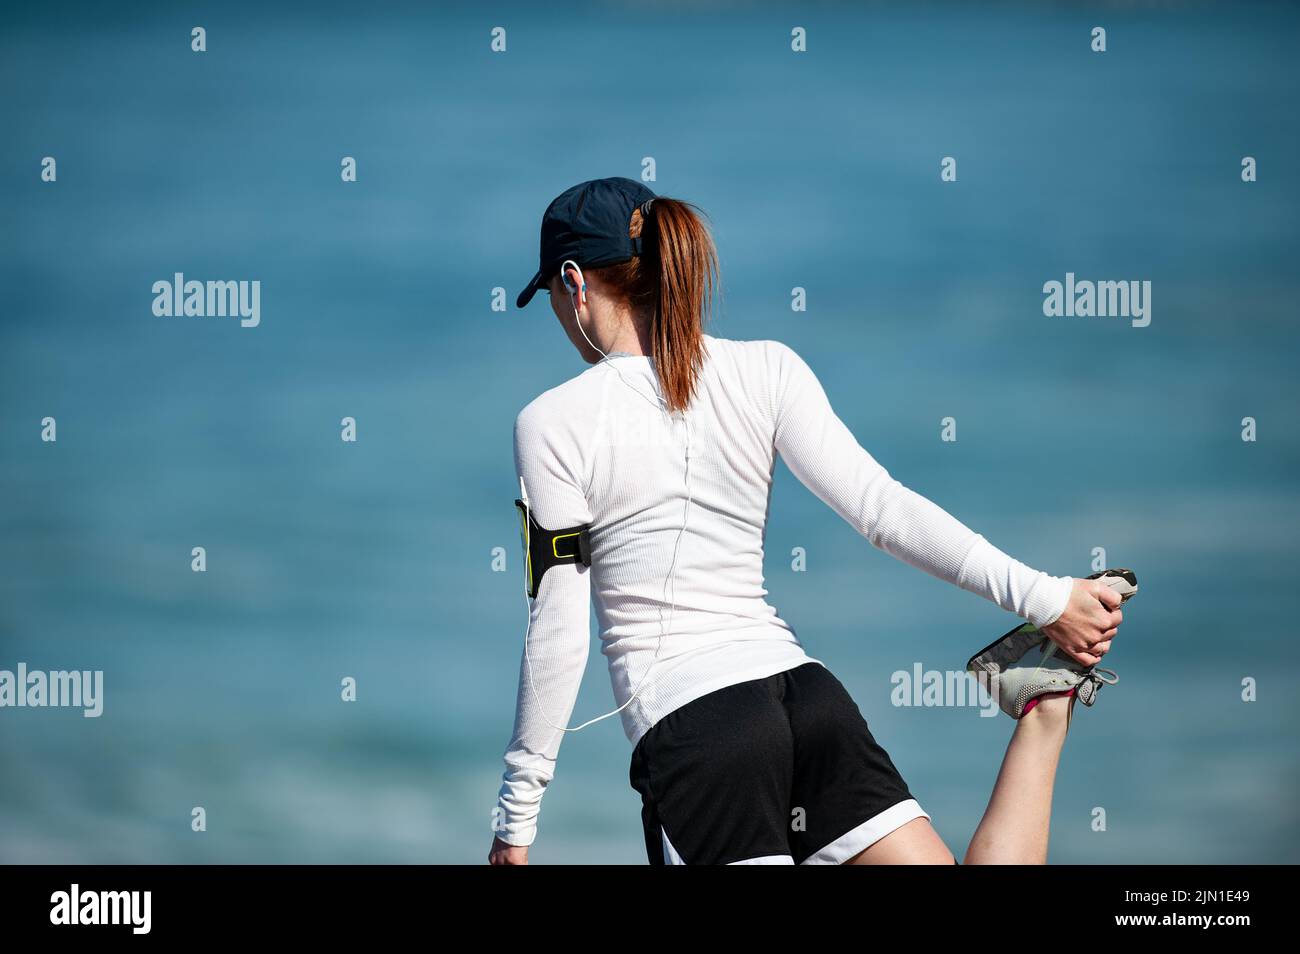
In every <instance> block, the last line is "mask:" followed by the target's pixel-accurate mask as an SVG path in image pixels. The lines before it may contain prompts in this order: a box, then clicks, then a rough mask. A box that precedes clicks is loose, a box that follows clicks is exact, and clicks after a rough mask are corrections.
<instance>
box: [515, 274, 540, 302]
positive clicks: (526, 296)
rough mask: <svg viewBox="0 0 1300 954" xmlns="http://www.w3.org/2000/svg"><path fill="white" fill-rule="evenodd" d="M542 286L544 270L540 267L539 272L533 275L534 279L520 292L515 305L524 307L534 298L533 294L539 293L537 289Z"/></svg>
mask: <svg viewBox="0 0 1300 954" xmlns="http://www.w3.org/2000/svg"><path fill="white" fill-rule="evenodd" d="M541 287H542V272H541V269H538V270H537V274H536V275H534V276H533V277H532V280H531V281H529V283H528V284H527V285H526V286H525V287H524V290H523V291H521V292H520V293H519V297H518V298H516V299H515V307H516V308H523V307H524V306H525V305H527V304H528V303H529V302H530V301H532V300H533V296H534V295H536V294H537V289H539V288H541Z"/></svg>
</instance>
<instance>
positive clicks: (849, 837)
mask: <svg viewBox="0 0 1300 954" xmlns="http://www.w3.org/2000/svg"><path fill="white" fill-rule="evenodd" d="M929 817H930V816H929V814H928V813H927V812H925V811H923V810H922V808H921V806H920V804H918V803H917V801H916V799H915V798H909V799H906V800H905V801H901V802H899V803H898V804H897V805H892V806H890V807H889V808H886V809H885V810H884V811H883V812H880V813H879V814H878V815H872V816H871V817H870V818H868V819H867V820H866V821H864V822H863V823H862V824H861V825H859V826H858V827H857V828H855V829H853V830H852V831H851V832H848V833H847V834H844V835H840V837H838V838H836V839H835V840H834V841H832V842H831V843H830V844H829V845H827V846H826V847H825V848H823V849H822V850H821V851H817V852H814V853H813V854H811V855H809V856H808V857H807V858H805V859H804V860H803V861H802V862H801V864H805V865H842V864H844V862H846V861H848V860H849V859H850V858H852V857H853V856H854V855H856V854H857V853H858V852H860V851H862V850H863V849H864V848H869V847H870V846H872V845H874V844H875V843H876V842H878V841H880V839H882V838H884V837H885V836H886V835H888V834H889V833H891V832H894V831H897V830H898V829H899V828H902V827H903V826H904V825H906V824H907V823H908V822H910V821H912V820H913V819H916V818H929Z"/></svg>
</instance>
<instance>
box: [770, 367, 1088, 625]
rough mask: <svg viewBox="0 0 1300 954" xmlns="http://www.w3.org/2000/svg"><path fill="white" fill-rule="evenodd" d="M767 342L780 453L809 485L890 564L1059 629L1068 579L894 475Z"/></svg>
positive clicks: (803, 373)
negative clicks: (1028, 561)
mask: <svg viewBox="0 0 1300 954" xmlns="http://www.w3.org/2000/svg"><path fill="white" fill-rule="evenodd" d="M771 344H772V346H773V347H772V350H771V352H770V358H769V362H770V364H769V372H770V374H771V376H772V377H771V381H772V385H771V389H770V392H769V396H770V399H771V401H772V407H771V412H772V415H773V420H774V424H775V443H776V449H777V452H778V453H779V454H780V455H781V458H782V459H783V460H784V461H785V462H786V465H787V466H788V467H789V468H790V471H791V473H793V474H794V475H795V477H797V478H798V479H799V481H800V482H801V483H802V484H803V485H804V486H805V487H807V488H808V489H809V490H811V491H812V492H813V493H814V494H816V495H817V497H819V498H820V499H821V500H822V501H823V502H824V503H825V504H826V505H827V506H829V507H830V508H831V509H832V510H834V511H835V512H836V513H838V514H839V515H840V516H841V517H842V518H843V519H844V520H846V521H847V522H848V523H849V524H850V526H852V527H853V528H854V529H855V530H857V531H858V533H860V534H862V536H864V537H866V538H867V540H868V541H870V543H871V545H872V546H874V547H876V548H878V549H880V550H883V551H884V552H886V553H888V554H889V555H890V556H892V557H895V558H896V559H898V560H901V561H902V562H904V563H907V564H909V565H911V566H914V567H917V568H918V569H921V570H924V571H925V572H926V573H929V574H930V575H931V576H935V577H938V578H939V579H941V580H946V581H947V582H949V583H952V584H955V585H956V586H959V587H961V588H962V589H964V590H968V591H969V592H971V593H976V594H978V595H980V596H982V597H984V598H985V599H987V600H991V601H992V602H994V603H996V604H997V605H998V606H1001V607H1002V608H1003V609H1005V610H1007V611H1008V612H1011V613H1014V614H1016V615H1017V616H1020V617H1022V618H1024V619H1027V620H1029V622H1031V623H1033V624H1034V625H1035V626H1046V625H1047V624H1049V623H1052V622H1055V621H1056V619H1057V618H1058V617H1059V616H1060V615H1061V613H1063V612H1064V611H1065V606H1066V604H1067V603H1068V601H1069V599H1070V592H1071V590H1072V589H1073V586H1074V582H1073V580H1072V579H1071V578H1070V577H1054V576H1049V575H1048V574H1046V573H1043V572H1040V571H1038V570H1034V569H1031V568H1030V567H1028V566H1026V565H1025V564H1023V563H1021V562H1019V561H1018V560H1015V559H1012V558H1011V557H1010V556H1008V555H1007V554H1005V553H1003V552H1002V551H1001V550H999V549H997V548H996V547H995V546H993V545H992V544H991V543H989V542H988V541H987V540H985V539H984V537H983V536H981V535H980V534H978V533H976V532H975V531H973V530H971V529H970V528H968V527H966V526H965V525H964V524H962V523H961V522H960V521H958V520H957V519H956V518H954V517H953V516H951V515H950V514H948V513H947V512H946V511H944V510H943V509H942V508H940V507H939V506H937V505H936V504H934V503H931V502H930V501H929V500H927V499H926V498H925V497H922V496H921V495H920V494H917V493H915V492H914V491H911V490H909V489H908V488H906V487H904V486H903V485H902V484H900V483H899V482H898V481H897V480H895V479H894V478H893V477H891V476H890V475H889V473H888V472H887V471H886V470H885V468H884V467H882V466H881V465H880V464H879V463H877V461H876V460H875V459H874V458H873V457H872V456H871V455H870V454H869V453H867V451H866V450H864V449H863V448H862V447H861V446H860V445H859V444H858V442H857V440H855V439H854V437H853V434H852V432H850V431H849V429H848V427H846V426H845V424H844V422H843V421H841V420H840V419H839V417H837V416H836V414H835V412H834V411H833V410H832V409H831V405H830V402H829V400H828V399H827V397H826V392H825V391H824V390H823V388H822V386H821V382H820V381H818V380H817V377H816V376H815V375H814V374H813V372H812V369H811V368H809V367H808V365H807V364H806V363H805V362H804V360H803V359H802V358H800V357H799V355H798V354H796V353H795V352H794V351H793V350H792V349H790V348H789V347H787V346H786V345H784V344H781V343H780V342H772V343H771Z"/></svg>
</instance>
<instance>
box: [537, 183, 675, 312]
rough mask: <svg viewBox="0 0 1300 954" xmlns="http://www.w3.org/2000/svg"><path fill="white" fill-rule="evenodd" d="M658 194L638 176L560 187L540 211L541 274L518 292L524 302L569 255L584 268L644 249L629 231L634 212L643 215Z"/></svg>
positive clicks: (623, 259) (611, 262)
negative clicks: (548, 203) (543, 211)
mask: <svg viewBox="0 0 1300 954" xmlns="http://www.w3.org/2000/svg"><path fill="white" fill-rule="evenodd" d="M654 198H656V196H655V194H654V193H653V192H651V191H650V190H649V189H647V188H646V187H645V186H644V185H643V184H642V183H640V182H637V181H636V180H635V179H623V178H620V177H615V178H611V179H592V180H591V181H590V182H581V183H579V184H578V185H576V186H574V187H573V188H572V189H566V190H565V191H564V192H561V193H560V194H559V195H558V196H557V197H556V198H555V201H553V202H552V203H551V204H550V205H548V206H547V207H546V213H545V214H544V215H543V216H542V248H541V255H540V262H539V263H538V267H537V274H536V275H534V276H533V277H532V280H531V281H529V283H528V286H527V287H526V288H524V290H523V291H521V292H520V293H519V298H518V299H516V301H515V306H516V307H518V308H523V307H524V306H525V305H527V304H528V303H529V302H530V301H531V300H532V298H533V295H534V294H535V293H536V292H537V289H538V288H540V287H542V286H543V285H545V284H546V283H547V282H549V281H550V280H551V277H552V276H553V275H555V274H556V273H557V272H558V271H559V270H560V266H561V265H563V264H564V262H565V260H566V259H570V258H571V259H573V260H574V261H575V262H577V263H578V264H579V265H581V266H582V267H583V268H597V267H599V266H601V265H617V264H619V263H620V262H626V261H628V260H630V259H632V258H635V257H636V256H638V255H640V254H641V239H640V238H639V237H638V238H632V237H631V236H629V235H628V234H627V232H628V226H629V225H630V224H631V221H632V213H633V212H634V211H635V210H636V209H637V208H638V207H640V208H641V209H642V215H645V214H646V213H647V212H648V211H649V208H650V205H649V203H650V201H651V200H652V199H654Z"/></svg>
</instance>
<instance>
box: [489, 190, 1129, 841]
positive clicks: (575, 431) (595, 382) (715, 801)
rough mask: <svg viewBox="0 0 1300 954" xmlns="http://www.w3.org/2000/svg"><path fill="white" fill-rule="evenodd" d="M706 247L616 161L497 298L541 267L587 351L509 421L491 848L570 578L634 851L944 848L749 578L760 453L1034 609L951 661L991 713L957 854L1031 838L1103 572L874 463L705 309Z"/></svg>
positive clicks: (540, 716)
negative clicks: (628, 762) (1010, 720)
mask: <svg viewBox="0 0 1300 954" xmlns="http://www.w3.org/2000/svg"><path fill="white" fill-rule="evenodd" d="M716 269H717V260H716V254H715V251H714V247H713V243H712V239H711V238H710V236H709V233H708V231H707V230H706V228H705V227H704V225H703V223H702V221H701V219H700V217H699V215H698V214H697V212H696V210H695V208H694V207H693V206H691V205H689V204H687V203H685V202H681V201H678V200H674V199H668V198H659V197H656V196H655V195H654V193H652V192H651V191H650V190H649V189H647V188H646V187H645V186H643V185H642V184H640V183H638V182H634V181H632V180H629V179H601V180H595V181H592V182H584V183H582V184H580V185H578V186H575V187H573V188H572V189H569V190H568V191H566V192H565V193H563V194H562V195H560V196H559V197H558V198H557V199H556V200H555V201H554V202H552V203H551V205H550V207H549V208H548V209H547V211H546V214H545V216H544V217H543V219H542V241H541V262H540V267H539V269H538V271H537V274H536V275H535V276H534V277H533V279H532V281H530V282H529V284H528V286H527V288H526V289H525V290H524V291H523V292H522V293H521V294H520V296H519V300H518V305H519V307H521V308H522V307H523V306H525V305H526V304H527V303H528V301H529V300H530V299H531V298H532V296H533V294H534V292H536V291H537V290H538V289H542V290H545V291H547V292H548V293H549V294H550V297H551V307H552V308H553V309H554V311H555V314H556V317H557V318H559V320H560V324H561V325H562V326H563V328H564V330H565V332H566V333H567V334H568V336H569V340H570V341H571V342H572V343H573V345H574V347H576V348H577V349H578V351H579V353H580V354H581V355H582V357H583V359H584V360H586V361H587V362H588V363H589V364H591V365H593V367H591V368H589V369H587V370H586V371H584V372H583V373H581V374H579V375H578V376H576V377H574V378H572V379H571V380H569V381H567V382H565V383H564V384H561V385H560V386H559V387H556V388H554V389H552V390H550V391H547V392H546V393H544V394H542V395H541V396H540V397H538V398H537V399H536V400H534V401H533V402H532V403H530V404H529V405H528V406H527V407H525V408H524V410H523V411H522V412H521V413H520V414H519V416H518V419H517V420H516V422H515V461H516V467H517V469H518V474H519V478H520V486H521V490H522V493H521V500H520V502H519V505H520V507H521V510H522V511H523V513H522V517H523V519H524V521H525V522H524V526H525V536H526V547H527V549H528V552H529V554H530V556H529V558H528V570H529V586H528V591H529V594H530V599H531V604H530V608H529V623H528V631H527V635H526V638H525V652H524V658H523V660H522V664H521V671H520V682H519V697H518V708H517V713H516V719H515V728H514V734H513V737H512V739H511V742H510V745H509V747H508V749H507V752H506V756H505V761H506V772H505V778H504V782H503V785H502V787H501V792H500V796H499V800H498V807H497V812H496V823H495V825H494V827H495V830H496V837H495V839H494V841H493V845H492V849H491V853H490V861H491V862H492V863H493V864H525V863H527V858H528V846H529V845H530V844H531V843H532V841H533V839H534V836H535V833H536V827H537V815H538V809H539V805H540V802H541V798H542V794H543V793H544V791H545V788H546V785H547V783H548V782H549V780H550V779H551V778H552V776H553V774H554V768H555V759H556V754H557V752H558V750H559V746H560V740H561V738H562V737H563V735H564V733H565V731H572V729H573V728H574V727H571V726H569V725H568V720H569V718H570V716H571V714H572V710H573V705H574V701H575V698H576V696H577V692H578V686H579V682H580V681H581V678H582V674H583V670H584V667H585V665H586V661H587V646H588V640H589V632H588V613H589V601H591V600H593V599H594V601H595V608H596V613H597V619H598V622H599V625H600V635H601V640H602V644H603V649H602V652H603V653H604V655H605V656H607V657H608V660H609V669H610V677H611V679H612V682H613V687H614V693H615V697H616V698H617V700H618V703H619V706H618V708H617V709H615V710H614V712H617V713H618V714H619V715H620V716H621V718H622V720H623V725H624V728H625V730H626V732H627V735H628V737H629V739H630V740H631V741H632V744H633V755H632V766H631V782H632V785H633V787H634V788H635V789H636V790H637V791H638V792H640V794H641V797H642V806H643V808H642V821H643V827H644V829H645V838H646V850H647V854H648V857H649V859H650V862H651V863H652V864H663V863H677V864H681V863H690V864H727V863H746V864H798V863H845V862H848V863H865V864H872V863H898V862H910V863H926V862H928V863H944V864H949V863H952V862H953V861H954V858H953V855H952V853H951V852H950V851H949V850H948V848H947V847H946V846H945V845H944V843H943V841H942V840H941V839H940V838H939V836H938V835H937V834H936V833H935V831H934V829H933V827H931V825H930V818H929V815H927V814H926V812H925V811H924V810H923V809H922V808H921V806H920V805H919V804H918V803H917V801H916V800H915V799H914V798H913V797H912V795H911V793H910V792H909V791H908V788H907V785H906V784H905V783H904V781H903V779H902V778H901V777H900V776H899V773H898V771H897V770H896V769H895V767H894V765H893V763H892V762H891V761H890V759H889V756H888V755H887V754H886V753H885V751H884V750H883V749H882V748H881V747H880V746H879V745H878V744H877V743H876V741H875V739H873V738H872V735H871V733H870V731H869V730H868V728H867V725H866V723H865V722H864V721H863V718H862V716H861V714H860V713H859V711H858V708H857V706H856V705H855V704H854V703H853V700H852V699H851V698H849V695H848V693H847V692H846V691H845V689H844V687H843V686H842V685H841V684H840V683H839V681H838V680H836V679H835V677H834V676H833V675H831V673H830V671H829V670H828V669H827V668H826V667H825V666H824V665H822V664H821V663H820V662H819V661H818V660H815V659H812V658H811V657H809V656H808V655H807V654H806V653H805V652H804V650H803V647H802V646H801V645H800V643H799V640H798V639H797V638H796V636H795V633H794V631H793V630H792V629H791V627H790V626H789V624H787V623H786V622H785V621H784V620H782V619H781V618H780V617H779V616H778V615H777V613H776V611H775V609H773V608H772V607H771V606H770V605H769V604H768V603H767V601H766V600H765V599H764V597H765V595H766V592H767V591H766V590H765V589H764V586H763V567H762V558H763V543H764V531H765V525H766V519H767V507H768V500H769V493H770V489H771V478H772V471H773V466H774V463H775V458H776V455H777V454H780V456H781V457H782V459H784V460H785V462H786V464H787V465H788V466H789V468H790V470H791V471H792V472H793V473H794V475H795V476H796V477H798V478H799V480H800V481H802V482H803V483H804V485H806V486H807V487H808V488H809V489H810V490H811V491H812V492H813V493H815V494H816V495H817V496H818V497H820V498H821V499H822V500H823V501H824V502H825V503H826V504H828V505H829V506H830V507H831V508H832V509H834V510H835V511H836V512H837V513H839V514H840V516H842V517H843V518H844V519H845V520H847V521H848V522H849V523H850V524H851V525H852V526H854V527H855V528H856V529H857V530H858V531H859V532H860V533H861V534H862V535H863V536H865V537H866V538H867V539H868V540H869V541H870V542H871V543H872V544H873V545H874V546H876V547H878V548H880V549H882V550H884V551H886V552H887V553H889V554H891V555H892V556H894V557H896V558H898V559H900V560H903V561H905V562H907V563H909V564H911V565H913V566H916V567H918V568H919V569H922V570H924V571H926V572H927V573H930V574H933V575H934V576H937V577H939V578H941V579H944V580H947V581H948V582H950V583H954V584H956V585H957V586H960V587H962V588H963V589H966V590H969V591H971V592H973V593H977V594H979V595H981V596H983V597H985V598H986V599H989V600H992V601H993V602H995V603H997V604H998V605H999V606H1001V607H1003V608H1004V609H1006V610H1008V611H1009V612H1012V613H1015V614H1017V615H1019V616H1021V617H1024V618H1025V619H1027V620H1028V621H1029V622H1030V623H1031V624H1033V625H1034V626H1037V627H1039V628H1041V634H1037V633H1035V634H1034V636H1033V637H1031V638H1026V637H1025V636H1024V635H1023V633H1022V634H1021V635H1020V636H1019V637H1017V638H1015V639H1012V638H1011V637H1012V636H1013V635H1014V634H1009V635H1008V637H1007V638H1006V639H1004V640H1002V641H1000V642H999V643H997V644H995V645H994V646H992V647H989V649H988V650H986V651H985V652H984V653H983V654H981V655H980V656H978V657H976V659H973V660H972V668H979V669H982V670H985V671H987V672H989V673H990V674H991V675H992V680H991V683H990V688H991V689H992V690H993V691H994V692H995V694H996V695H998V697H999V702H1000V704H1001V705H1002V707H1003V709H1004V710H1005V711H1007V712H1008V713H1009V714H1011V715H1012V716H1013V717H1014V718H1016V719H1017V720H1018V722H1017V726H1016V731H1015V734H1014V736H1013V737H1012V740H1011V744H1010V747H1009V749H1008V751H1007V755H1006V758H1005V760H1004V762H1003V765H1002V771H1001V773H1000V775H999V777H998V781H997V785H996V787H995V789H994V791H993V796H992V799H991V800H990V802H989V806H988V810H987V812H986V813H985V815H984V818H983V821H982V822H981V824H980V826H979V829H978V830H977V831H976V832H975V836H974V838H973V840H972V841H971V844H970V847H969V849H968V851H967V853H966V856H965V860H966V862H967V863H990V862H1022V863H1042V862H1045V861H1046V857H1047V840H1048V822H1049V817H1050V808H1051V796H1052V784H1053V780H1054V777H1055V770H1056V763H1057V758H1058V756H1059V754H1060V750H1061V745H1062V743H1063V741H1064V739H1065V734H1066V729H1067V725H1068V720H1069V715H1070V709H1071V707H1072V705H1073V702H1074V698H1076V697H1082V698H1084V699H1085V701H1086V702H1087V703H1088V704H1091V703H1092V701H1093V698H1094V695H1095V691H1096V688H1097V685H1098V684H1099V680H1100V677H1099V676H1098V675H1097V673H1096V671H1095V670H1094V667H1095V665H1096V663H1097V662H1098V660H1099V659H1100V657H1101V656H1103V655H1104V654H1105V653H1106V652H1107V651H1108V650H1109V648H1110V641H1111V639H1112V638H1113V637H1114V636H1115V633H1116V630H1117V627H1118V626H1119V624H1120V620H1121V614H1120V611H1119V604H1120V602H1121V598H1122V597H1121V594H1120V592H1117V591H1116V590H1115V589H1112V587H1111V586H1110V585H1107V584H1108V583H1110V582H1112V581H1110V580H1107V581H1105V582H1103V581H1101V580H1072V579H1069V578H1065V577H1052V576H1049V575H1047V574H1046V573H1042V572H1038V571H1036V570H1033V569H1030V568H1029V567H1027V566H1025V565H1024V564H1022V563H1019V562H1017V561H1015V560H1013V559H1012V558H1011V557H1009V556H1007V555H1006V554H1004V553H1002V552H1001V551H999V550H997V549H996V548H994V547H993V546H992V545H990V544H989V543H988V542H987V541H985V540H984V538H983V537H981V536H979V535H978V534H976V533H974V532H973V531H971V530H969V529H968V528H966V527H965V526H963V525H962V524H961V523H959V522H958V521H957V520H955V519H954V518H953V517H951V516H949V515H948V514H947V513H945V512H944V511H943V510H941V509H940V508H939V507H937V506H935V505H934V504H933V503H930V502H929V501H927V500H925V499H924V498H922V497H920V496H919V495H917V494H915V493H913V492H912V491H910V490H908V489H906V488H905V487H903V486H902V485H901V484H899V483H898V482H897V481H895V480H894V479H892V478H891V477H890V476H889V474H888V473H886V471H885V470H884V469H883V468H882V467H881V466H880V465H879V464H878V463H877V462H876V461H875V460H874V459H873V458H872V457H871V455H870V454H868V453H867V452H866V451H865V450H864V449H863V448H861V447H860V446H859V445H858V443H857V441H856V440H854V438H853V435H852V434H851V433H850V432H849V430H848V429H847V428H846V427H845V425H844V424H843V423H842V422H841V421H840V420H839V418H838V417H836V415H835V413H834V412H833V411H832V409H831V407H830V405H829V403H828V402H827V398H826V395H825V392H824V391H823V390H822V387H821V385H820V383H819V382H818V380H817V378H816V377H815V376H814V375H813V372H812V371H811V370H810V369H809V367H808V366H807V365H806V364H805V363H804V362H803V361H802V360H801V359H800V358H799V356H798V355H797V354H795V353H794V351H792V350H791V349H790V348H788V347H786V346H785V345H783V344H780V343H778V342H775V341H729V340H725V339H721V338H714V337H711V336H709V335H707V334H705V333H704V327H703V322H704V318H705V315H706V314H707V312H708V309H709V306H710V299H711V295H712V291H713V287H714V284H715V280H716ZM1115 582H1118V580H1116V581H1115ZM1121 590H1123V587H1122V586H1121ZM1129 591H1131V588H1130V590H1129ZM1029 632H1031V633H1032V632H1033V631H1032V630H1029ZM1043 636H1046V637H1048V639H1044V638H1042V637H1043ZM1049 639H1050V642H1049ZM1045 648H1046V649H1047V650H1048V651H1047V652H1044V649H1045ZM1058 648H1059V649H1058ZM614 712H611V713H607V714H606V715H613V714H614ZM602 718H603V717H602ZM592 721H595V720H592ZM584 724H590V723H584ZM580 727H581V726H579V727H577V728H580Z"/></svg>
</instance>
